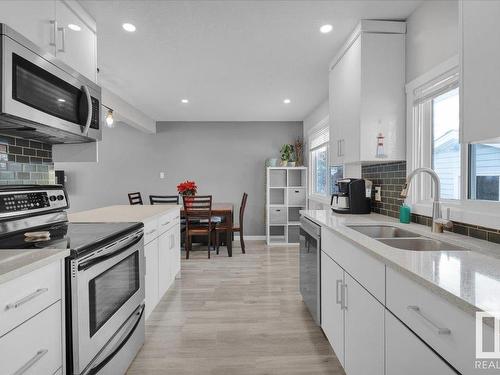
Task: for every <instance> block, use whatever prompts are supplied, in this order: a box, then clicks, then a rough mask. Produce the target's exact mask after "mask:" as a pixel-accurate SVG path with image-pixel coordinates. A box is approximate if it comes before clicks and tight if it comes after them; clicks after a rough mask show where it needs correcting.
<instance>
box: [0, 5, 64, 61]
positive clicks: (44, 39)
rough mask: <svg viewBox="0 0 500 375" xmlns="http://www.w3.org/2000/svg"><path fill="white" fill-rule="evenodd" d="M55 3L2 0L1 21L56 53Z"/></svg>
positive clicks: (44, 48)
mask: <svg viewBox="0 0 500 375" xmlns="http://www.w3.org/2000/svg"><path fill="white" fill-rule="evenodd" d="M55 19H56V17H55V3H54V1H53V0H40V1H26V0H2V1H0V22H1V23H5V24H6V25H8V26H9V27H11V28H12V29H14V30H15V31H17V32H18V33H20V34H21V35H23V36H24V37H26V38H28V39H29V40H30V41H32V42H33V43H34V44H36V45H37V46H38V47H40V48H42V49H43V50H44V51H47V52H49V53H51V54H53V55H54V54H55V46H54V45H53V44H54V38H55V28H54V25H53V24H51V21H55Z"/></svg>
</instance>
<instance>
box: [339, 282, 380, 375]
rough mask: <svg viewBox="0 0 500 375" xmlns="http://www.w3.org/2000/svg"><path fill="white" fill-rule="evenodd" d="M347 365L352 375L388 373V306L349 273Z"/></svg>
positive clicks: (346, 289)
mask: <svg viewBox="0 0 500 375" xmlns="http://www.w3.org/2000/svg"><path fill="white" fill-rule="evenodd" d="M344 295H345V302H344V304H345V305H346V307H347V310H346V312H345V364H344V369H345V371H346V373H347V374H349V375H366V374H370V375H383V374H384V310H385V309H384V307H383V306H382V305H381V304H380V303H379V302H378V301H377V300H376V299H375V298H374V297H373V296H372V295H371V294H370V293H368V292H367V291H366V290H365V289H364V288H363V287H362V286H361V285H360V284H359V283H358V282H357V281H356V280H354V279H353V278H352V277H351V276H349V274H347V273H345V291H344Z"/></svg>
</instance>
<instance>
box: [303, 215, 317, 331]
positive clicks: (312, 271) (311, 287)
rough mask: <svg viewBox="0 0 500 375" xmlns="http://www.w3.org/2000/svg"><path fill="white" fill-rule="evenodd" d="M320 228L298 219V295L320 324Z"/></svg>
mask: <svg viewBox="0 0 500 375" xmlns="http://www.w3.org/2000/svg"><path fill="white" fill-rule="evenodd" d="M320 270H321V227H320V226H319V225H318V224H316V223H314V222H312V221H311V220H309V219H306V218H305V217H303V216H301V217H300V293H301V294H302V299H303V300H304V303H305V304H306V306H307V308H308V309H309V311H310V313H311V315H312V317H313V319H314V321H315V322H316V323H317V324H318V325H319V324H321V273H320Z"/></svg>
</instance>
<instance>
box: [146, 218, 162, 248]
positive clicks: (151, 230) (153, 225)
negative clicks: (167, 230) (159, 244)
mask: <svg viewBox="0 0 500 375" xmlns="http://www.w3.org/2000/svg"><path fill="white" fill-rule="evenodd" d="M158 235H159V233H158V219H156V218H155V219H152V220H149V221H146V222H144V245H145V244H147V243H149V242H151V241H152V240H154V239H155V238H156V237H158Z"/></svg>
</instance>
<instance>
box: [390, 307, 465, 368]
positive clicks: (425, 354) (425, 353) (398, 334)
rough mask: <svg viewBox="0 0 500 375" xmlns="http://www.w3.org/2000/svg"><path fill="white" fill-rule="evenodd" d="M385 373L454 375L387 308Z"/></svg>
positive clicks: (445, 364)
mask: <svg viewBox="0 0 500 375" xmlns="http://www.w3.org/2000/svg"><path fill="white" fill-rule="evenodd" d="M385 337H386V338H385V345H386V352H385V358H386V375H401V374H405V375H422V374H439V375H455V374H456V372H455V371H454V370H452V369H451V368H450V366H448V364H447V363H446V362H445V361H443V360H442V359H441V358H440V357H439V356H438V355H437V354H436V353H434V352H433V351H432V350H431V349H429V347H428V346H427V345H426V344H424V343H423V342H422V341H421V340H420V339H419V338H418V337H417V336H416V335H415V334H414V333H413V332H412V331H410V330H409V329H408V328H406V327H405V326H404V325H403V324H402V323H401V322H400V321H399V320H398V319H397V318H396V317H394V315H392V314H391V313H390V312H389V311H388V310H387V311H386V314H385Z"/></svg>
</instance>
